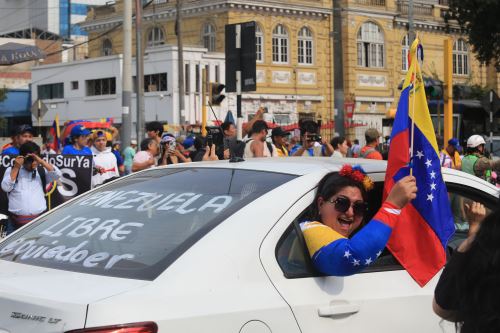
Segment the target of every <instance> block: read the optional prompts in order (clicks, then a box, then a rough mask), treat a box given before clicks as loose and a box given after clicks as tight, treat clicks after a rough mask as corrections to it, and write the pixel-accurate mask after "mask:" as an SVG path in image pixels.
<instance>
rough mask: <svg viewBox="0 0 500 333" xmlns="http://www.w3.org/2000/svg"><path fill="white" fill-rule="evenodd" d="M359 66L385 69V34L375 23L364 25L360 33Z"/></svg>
mask: <svg viewBox="0 0 500 333" xmlns="http://www.w3.org/2000/svg"><path fill="white" fill-rule="evenodd" d="M358 66H362V67H377V68H383V67H384V34H383V33H382V29H380V27H379V26H378V25H377V24H375V23H372V22H366V23H363V25H362V26H361V28H360V29H359V31H358Z"/></svg>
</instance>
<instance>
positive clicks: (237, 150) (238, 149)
mask: <svg viewBox="0 0 500 333" xmlns="http://www.w3.org/2000/svg"><path fill="white" fill-rule="evenodd" d="M250 141H252V139H248V140H246V141H238V142H237V143H236V145H235V146H234V149H233V151H232V155H234V156H236V157H241V158H243V155H245V147H246V145H247V142H250ZM266 144H267V149H269V152H270V153H271V156H272V155H273V152H274V148H273V145H272V144H271V143H270V142H267V141H266Z"/></svg>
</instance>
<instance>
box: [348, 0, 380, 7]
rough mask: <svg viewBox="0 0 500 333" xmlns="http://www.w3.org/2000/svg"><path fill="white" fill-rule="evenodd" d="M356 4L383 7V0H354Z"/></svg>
mask: <svg viewBox="0 0 500 333" xmlns="http://www.w3.org/2000/svg"><path fill="white" fill-rule="evenodd" d="M354 3H355V4H357V5H364V6H375V7H385V0H354Z"/></svg>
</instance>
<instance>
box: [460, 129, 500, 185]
mask: <svg viewBox="0 0 500 333" xmlns="http://www.w3.org/2000/svg"><path fill="white" fill-rule="evenodd" d="M485 144H486V142H485V141H484V138H483V137H482V136H481V135H472V136H471V137H470V138H469V139H467V152H466V154H465V156H464V158H463V159H462V171H464V172H467V173H469V174H471V175H475V176H477V177H480V178H482V179H484V180H486V181H491V172H492V171H497V172H498V171H500V160H497V161H492V160H490V159H489V158H487V157H486V156H484V145H485Z"/></svg>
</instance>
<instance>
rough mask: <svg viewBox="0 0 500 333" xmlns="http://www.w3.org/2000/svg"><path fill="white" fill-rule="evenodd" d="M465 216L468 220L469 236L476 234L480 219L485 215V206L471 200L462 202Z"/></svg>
mask: <svg viewBox="0 0 500 333" xmlns="http://www.w3.org/2000/svg"><path fill="white" fill-rule="evenodd" d="M464 206H465V216H466V217H467V221H468V222H469V236H470V235H473V234H476V233H477V231H478V230H479V226H480V225H481V221H482V220H483V219H484V217H485V216H486V208H484V206H483V205H482V204H481V203H479V202H472V203H470V204H467V203H466V204H464Z"/></svg>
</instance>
